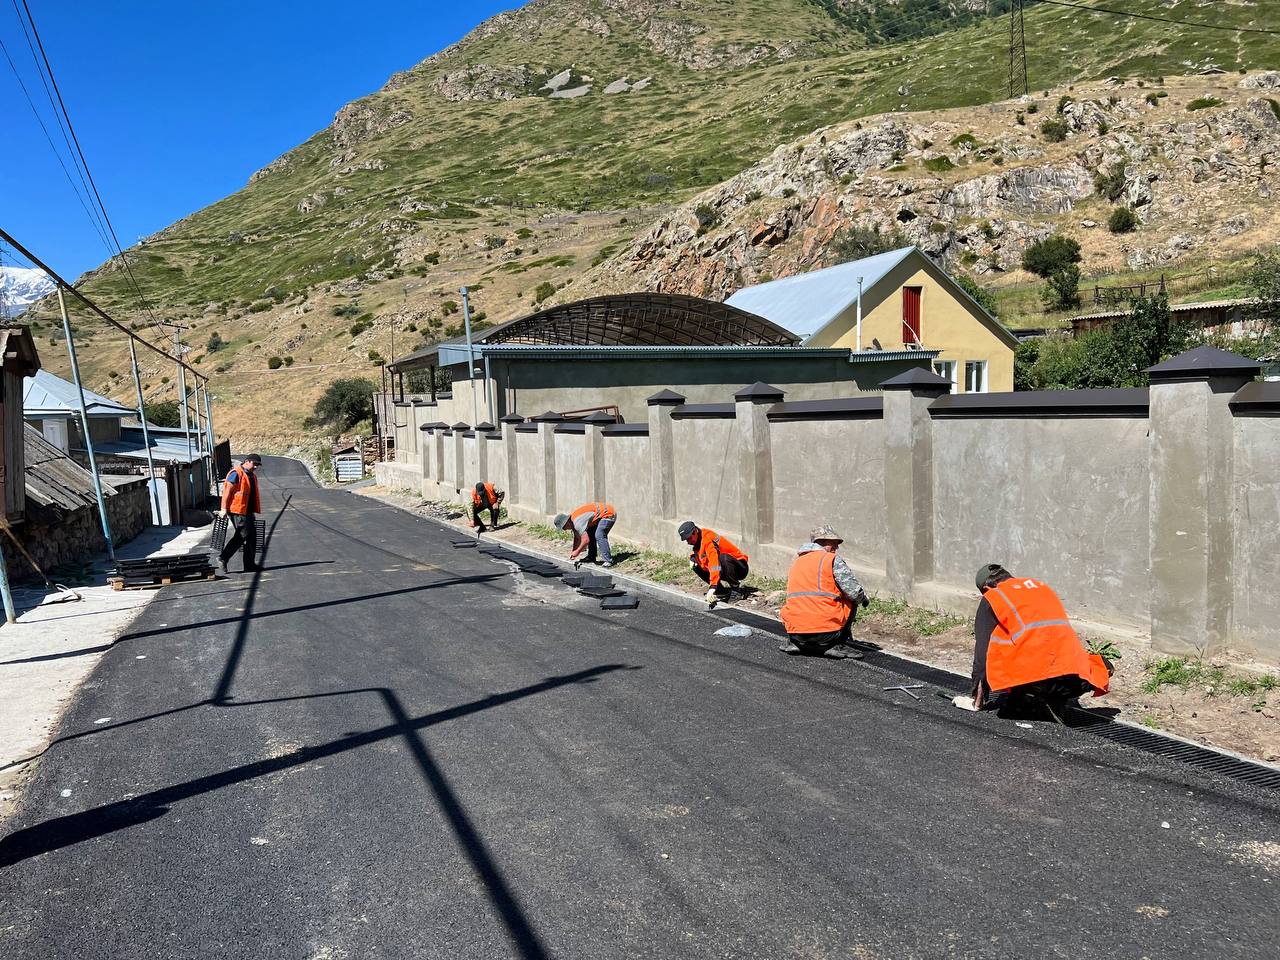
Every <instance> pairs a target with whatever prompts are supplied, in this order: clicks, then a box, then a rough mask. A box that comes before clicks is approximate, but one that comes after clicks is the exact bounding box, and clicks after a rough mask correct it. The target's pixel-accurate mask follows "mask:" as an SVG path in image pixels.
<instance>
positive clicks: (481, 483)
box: [476, 480, 484, 493]
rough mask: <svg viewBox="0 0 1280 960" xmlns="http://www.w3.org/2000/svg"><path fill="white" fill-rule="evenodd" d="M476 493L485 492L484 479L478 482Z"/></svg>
mask: <svg viewBox="0 0 1280 960" xmlns="http://www.w3.org/2000/svg"><path fill="white" fill-rule="evenodd" d="M476 493H484V481H483V480H481V481H480V482H478V483H477V484H476Z"/></svg>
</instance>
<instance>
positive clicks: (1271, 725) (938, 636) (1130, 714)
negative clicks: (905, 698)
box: [353, 486, 1280, 763]
mask: <svg viewBox="0 0 1280 960" xmlns="http://www.w3.org/2000/svg"><path fill="white" fill-rule="evenodd" d="M353 492H355V493H359V494H362V495H364V496H369V497H375V498H377V499H379V500H383V501H386V502H388V503H392V504H395V505H396V506H399V507H401V508H403V509H405V510H409V511H411V512H413V513H417V514H419V515H420V516H424V517H431V518H433V519H436V520H440V521H443V522H445V523H449V524H452V525H454V526H457V527H458V528H459V529H461V530H466V531H468V532H470V528H469V527H468V525H467V518H466V516H465V514H464V512H463V510H462V507H461V506H460V505H458V504H456V503H439V502H433V501H430V500H423V499H422V498H421V497H419V496H414V495H413V494H411V493H406V492H403V491H394V490H389V489H388V488H386V487H381V486H368V487H363V488H361V489H359V490H355V491H353ZM489 535H490V536H492V537H493V538H494V539H498V540H502V541H505V542H507V543H510V544H513V545H515V546H521V545H524V546H529V547H534V548H537V549H540V550H543V551H547V552H552V553H559V552H563V553H565V554H566V555H567V553H568V535H567V534H564V533H562V532H558V531H556V530H553V529H552V528H551V527H549V526H541V525H538V524H526V523H520V522H514V521H510V520H507V519H504V520H503V526H502V528H501V529H499V530H496V531H493V530H491V531H490V532H489ZM612 539H615V540H616V544H617V545H616V547H615V549H614V560H615V562H616V568H617V571H618V572H619V573H622V574H626V575H627V576H630V577H637V578H641V579H645V580H649V581H651V582H653V583H659V584H662V585H663V586H664V587H667V588H669V589H675V590H680V591H682V592H684V593H686V594H688V595H689V596H694V597H700V596H702V594H703V593H704V592H705V591H706V585H705V584H704V583H703V582H702V581H701V580H699V579H698V578H697V577H695V576H694V574H693V573H692V571H690V569H689V565H688V562H687V559H686V557H685V556H684V555H683V554H679V555H677V554H669V553H661V552H658V551H655V550H648V549H645V548H642V547H639V546H636V545H634V544H628V543H627V541H626V540H625V539H623V538H621V537H618V538H612ZM745 586H747V587H748V588H749V589H750V590H751V592H750V593H749V595H748V596H747V597H745V598H743V599H741V600H735V601H734V604H733V605H734V606H737V607H742V608H745V609H748V610H752V611H754V612H758V613H762V614H766V615H770V616H775V617H776V616H777V615H778V609H779V608H780V607H781V606H782V603H783V601H784V600H785V597H786V584H785V583H783V582H782V581H780V580H774V579H771V578H768V577H759V576H756V575H754V574H753V575H751V576H750V577H748V578H747V581H746V584H745ZM974 605H975V607H976V606H977V595H976V594H975V596H974ZM854 636H855V637H856V638H857V639H859V640H865V641H870V642H871V643H875V644H877V645H879V646H880V647H883V648H884V649H885V650H886V651H888V652H889V653H896V654H902V655H904V656H907V657H910V658H912V659H915V660H921V661H924V662H925V663H929V664H932V665H934V666H937V667H942V668H944V669H947V670H951V671H954V672H956V673H961V674H966V675H967V674H968V673H969V672H970V666H971V663H972V660H973V621H972V620H971V619H970V620H965V619H961V618H959V617H954V616H951V615H949V614H944V613H938V612H936V611H932V610H924V609H921V608H918V607H911V606H908V605H907V604H905V603H903V602H902V601H899V600H895V599H893V598H885V597H873V598H872V602H871V606H870V608H868V609H867V610H866V611H864V613H863V615H862V616H861V617H860V619H859V620H858V624H857V626H856V627H855V628H854ZM1085 637H1086V639H1089V636H1088V634H1087V632H1086V633H1085ZM1120 654H1121V656H1120V658H1119V659H1118V660H1115V661H1114V662H1115V668H1116V672H1115V676H1114V677H1113V678H1112V681H1111V692H1110V693H1109V694H1108V695H1107V696H1106V697H1103V698H1101V699H1100V700H1098V701H1096V703H1097V705H1099V706H1107V707H1113V708H1116V709H1118V710H1119V711H1120V714H1119V716H1120V718H1121V719H1125V720H1128V721H1130V722H1133V723H1141V724H1143V725H1144V726H1147V727H1150V728H1152V729H1155V730H1164V731H1167V732H1169V733H1173V734H1176V735H1177V736H1180V737H1186V738H1188V739H1191V740H1196V741H1199V742H1201V743H1205V744H1209V745H1211V746H1214V747H1218V748H1220V749H1223V750H1230V751H1232V752H1233V753H1238V754H1241V755H1242V756H1246V757H1251V758H1253V759H1256V760H1262V761H1264V762H1267V763H1277V762H1280V676H1277V675H1276V673H1275V672H1274V671H1268V670H1267V669H1266V668H1265V667H1263V666H1261V665H1259V664H1256V663H1253V662H1251V661H1249V660H1247V659H1244V658H1239V657H1229V656H1227V657H1215V658H1213V659H1212V660H1205V661H1196V660H1189V659H1187V658H1178V657H1164V656H1161V655H1158V654H1154V653H1153V652H1152V650H1151V647H1150V644H1149V643H1145V642H1140V641H1135V642H1133V643H1131V644H1128V645H1125V646H1124V647H1122V648H1121V649H1120Z"/></svg>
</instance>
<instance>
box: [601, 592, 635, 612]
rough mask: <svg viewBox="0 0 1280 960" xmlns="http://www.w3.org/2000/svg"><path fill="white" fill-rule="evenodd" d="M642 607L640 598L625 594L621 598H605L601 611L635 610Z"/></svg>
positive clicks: (602, 601)
mask: <svg viewBox="0 0 1280 960" xmlns="http://www.w3.org/2000/svg"><path fill="white" fill-rule="evenodd" d="M638 606H640V598H639V597H633V596H631V595H629V594H626V593H624V594H623V595H622V596H620V597H605V598H604V599H603V600H601V601H600V609H601V610H634V609H635V608H636V607H638Z"/></svg>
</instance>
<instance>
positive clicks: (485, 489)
mask: <svg viewBox="0 0 1280 960" xmlns="http://www.w3.org/2000/svg"><path fill="white" fill-rule="evenodd" d="M506 496H507V495H506V494H505V493H504V492H502V491H501V490H498V489H496V488H495V487H494V485H493V484H492V483H486V482H481V483H477V484H476V488H475V489H474V490H472V491H471V526H473V527H476V528H478V532H479V533H484V531H485V525H484V521H483V520H481V519H480V514H481V513H482V512H484V511H485V510H488V511H489V526H491V527H493V529H495V530H497V529H498V517H499V516H500V515H501V504H502V501H503V500H504V499H506Z"/></svg>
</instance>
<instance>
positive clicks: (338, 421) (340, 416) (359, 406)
mask: <svg viewBox="0 0 1280 960" xmlns="http://www.w3.org/2000/svg"><path fill="white" fill-rule="evenodd" d="M377 389H378V386H377V384H375V383H374V382H373V381H372V380H366V379H364V378H363V377H344V378H343V379H341V380H335V381H333V383H331V384H329V386H328V387H327V388H326V389H325V391H324V393H323V394H322V395H321V396H320V399H319V400H317V401H316V405H315V408H314V409H313V410H312V416H311V426H316V427H330V428H332V429H334V430H336V431H337V432H339V433H341V432H342V431H343V430H349V429H350V428H351V427H353V426H355V425H356V424H357V423H359V422H360V421H361V420H364V419H365V418H366V417H367V416H368V415H369V407H370V402H371V401H370V397H371V396H372V395H373V394H374V392H375V391H377Z"/></svg>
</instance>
